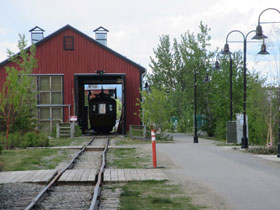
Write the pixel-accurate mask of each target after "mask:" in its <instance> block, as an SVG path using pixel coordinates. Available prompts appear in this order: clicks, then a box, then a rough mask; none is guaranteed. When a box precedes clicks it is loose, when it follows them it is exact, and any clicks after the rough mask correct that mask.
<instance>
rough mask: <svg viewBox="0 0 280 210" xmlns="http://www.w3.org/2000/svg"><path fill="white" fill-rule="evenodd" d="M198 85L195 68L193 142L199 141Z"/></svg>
mask: <svg viewBox="0 0 280 210" xmlns="http://www.w3.org/2000/svg"><path fill="white" fill-rule="evenodd" d="M196 87H197V80H196V69H195V70H194V136H193V143H198V136H197V119H196V112H197V110H196V106H197V100H196V89H197V88H196Z"/></svg>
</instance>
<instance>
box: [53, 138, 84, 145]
mask: <svg viewBox="0 0 280 210" xmlns="http://www.w3.org/2000/svg"><path fill="white" fill-rule="evenodd" d="M89 140H90V139H88V138H84V137H76V138H73V139H71V138H59V139H57V138H54V139H50V146H51V147H61V146H79V145H83V144H84V143H86V142H88V141H89Z"/></svg>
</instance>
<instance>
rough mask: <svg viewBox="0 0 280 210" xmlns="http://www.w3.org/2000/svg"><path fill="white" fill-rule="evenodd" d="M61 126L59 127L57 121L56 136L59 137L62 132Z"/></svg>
mask: <svg viewBox="0 0 280 210" xmlns="http://www.w3.org/2000/svg"><path fill="white" fill-rule="evenodd" d="M59 129H60V127H59V123H56V138H57V139H58V138H59V133H60V130H59Z"/></svg>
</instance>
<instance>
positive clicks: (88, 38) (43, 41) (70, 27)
mask: <svg viewBox="0 0 280 210" xmlns="http://www.w3.org/2000/svg"><path fill="white" fill-rule="evenodd" d="M67 29H69V30H72V31H74V32H75V33H77V34H79V35H80V36H82V37H84V38H86V39H87V40H89V41H90V42H93V43H95V44H96V45H98V46H99V47H101V48H103V49H104V50H106V51H108V52H110V53H112V54H114V55H115V56H117V57H119V58H121V59H123V60H124V61H126V62H128V63H130V64H132V65H134V66H135V67H136V68H138V69H139V71H140V72H141V74H143V73H145V71H146V69H145V68H144V67H143V66H141V65H139V64H137V63H135V62H134V61H132V60H130V59H128V58H127V57H125V56H123V55H121V54H119V53H118V52H116V51H114V50H112V49H111V48H109V47H107V46H105V45H103V44H100V43H99V42H98V41H96V40H95V39H93V38H91V37H90V36H88V35H86V34H84V33H82V32H81V31H79V30H77V29H76V28H74V27H72V26H71V25H69V24H68V25H66V26H64V27H62V28H61V29H59V30H57V31H55V32H54V33H52V34H50V35H48V36H46V37H45V38H43V39H41V40H40V41H38V42H36V43H35V46H36V47H37V46H39V45H42V44H44V43H45V42H47V41H48V40H49V39H51V38H53V37H55V36H56V35H57V34H59V33H61V32H63V31H65V30H67ZM29 48H30V47H28V48H26V49H27V50H29ZM8 62H9V58H8V59H6V60H4V61H3V62H1V63H0V67H2V66H4V65H5V64H7V63H8Z"/></svg>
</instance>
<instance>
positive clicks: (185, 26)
mask: <svg viewBox="0 0 280 210" xmlns="http://www.w3.org/2000/svg"><path fill="white" fill-rule="evenodd" d="M0 2H1V4H0V5H1V12H0V62H2V61H3V60H5V59H6V58H7V49H10V50H12V51H13V52H17V41H18V39H19V36H18V34H19V33H20V34H25V35H26V38H27V40H28V44H30V43H31V42H30V33H29V30H30V29H32V28H33V27H35V26H39V27H41V28H43V29H44V30H45V33H44V35H45V37H46V36H47V35H49V34H51V33H53V32H55V31H56V30H58V29H60V28H62V27H64V26H65V25H67V24H69V25H71V26H73V27H75V28H76V29H78V30H79V31H81V32H83V33H85V34H87V35H88V36H90V37H92V38H94V32H93V30H94V29H96V28H98V27H99V26H103V27H105V28H106V29H108V30H109V33H108V41H107V43H108V47H109V48H111V49H113V50H114V51H116V52H118V53H120V54H122V55H123V56H126V57H127V58H129V59H131V60H133V61H134V62H135V63H138V64H140V65H141V66H143V67H145V68H146V69H147V70H148V71H150V67H149V63H150V57H151V56H152V57H153V55H154V54H153V49H155V48H156V47H157V46H158V44H159V37H160V36H161V35H169V36H170V38H171V39H173V38H176V39H178V40H179V39H180V35H181V34H184V33H185V32H187V31H190V32H193V33H198V32H199V28H198V26H199V24H200V21H202V23H203V24H207V25H208V27H210V28H211V31H210V32H209V35H210V36H211V42H210V43H211V47H210V50H216V49H221V48H223V46H224V44H225V39H226V36H227V34H228V33H229V32H230V31H231V30H236V29H237V30H240V31H242V32H243V33H244V34H246V33H247V32H249V31H251V30H253V29H255V28H256V26H257V21H258V17H259V15H260V13H261V12H262V11H263V10H264V9H267V8H276V9H278V10H280V3H279V0H234V1H232V0H173V1H171V0H141V1H139V0H137V1H135V0H98V1H97V0H79V1H77V0H48V1H42V0H8V1H6V0H0ZM261 21H262V22H266V21H269V22H272V21H280V13H277V12H276V11H273V10H268V11H266V12H264V13H263V15H262V16H261ZM275 28H280V23H279V24H264V25H263V30H264V33H266V32H267V33H268V32H271V31H273V30H274V29H275ZM252 36H253V34H252ZM249 37H251V36H249ZM230 40H233V41H235V40H236V41H237V40H238V41H242V40H243V39H242V36H241V35H240V34H238V33H234V34H231V35H230ZM259 47H260V43H248V68H252V69H255V70H256V71H258V72H261V74H262V75H264V76H268V77H270V80H271V78H273V77H272V76H271V75H272V74H273V75H275V71H276V70H275V68H276V67H275V65H274V60H275V58H274V57H273V56H272V55H270V56H266V58H261V57H260V56H255V54H256V53H257V52H258V51H259V49H258V48H259ZM230 50H231V51H238V50H241V51H242V50H243V45H242V43H230ZM269 50H270V49H269V48H268V51H269ZM275 64H277V63H275ZM272 72H274V73H272Z"/></svg>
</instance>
